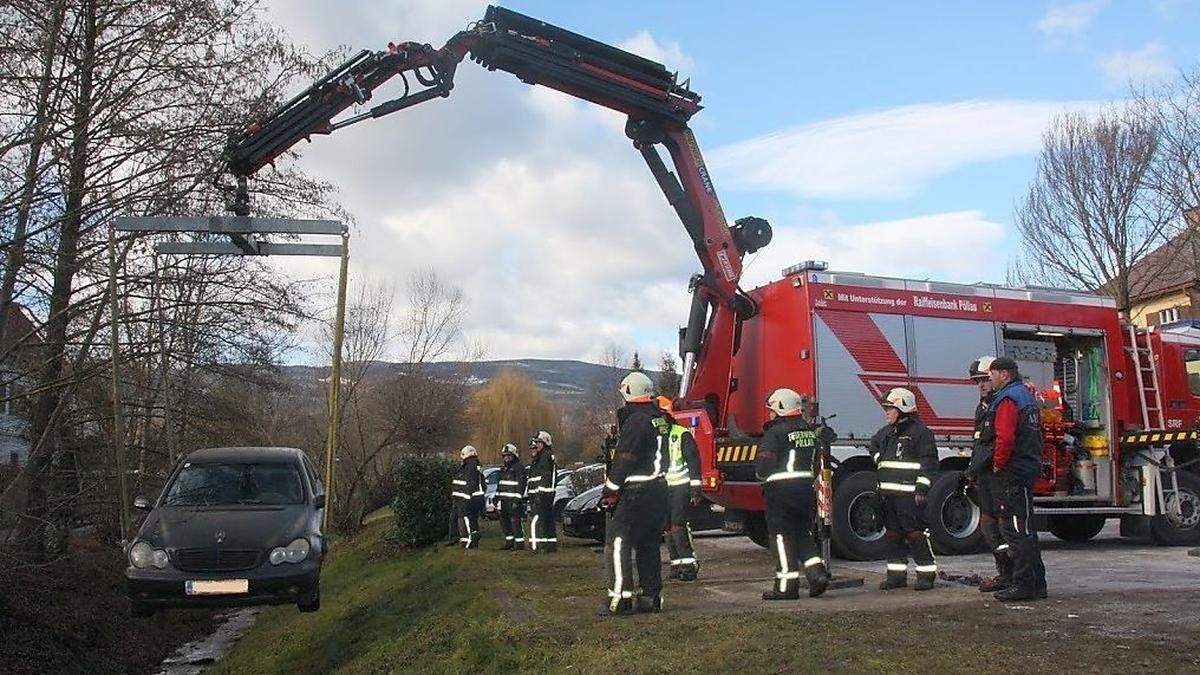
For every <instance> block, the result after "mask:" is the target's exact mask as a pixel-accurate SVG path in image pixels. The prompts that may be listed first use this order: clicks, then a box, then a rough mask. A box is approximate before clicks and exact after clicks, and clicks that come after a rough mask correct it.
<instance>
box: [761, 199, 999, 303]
mask: <svg viewBox="0 0 1200 675" xmlns="http://www.w3.org/2000/svg"><path fill="white" fill-rule="evenodd" d="M1004 229H1005V228H1004V225H1002V224H1000V223H997V222H994V221H991V220H988V219H987V218H986V217H985V216H984V214H983V213H982V212H980V211H954V212H948V213H934V214H930V215H923V216H916V217H912V218H903V219H897V220H887V221H879V222H873V223H862V224H850V225H848V224H842V223H838V222H828V221H827V222H825V223H822V224H820V225H817V226H799V225H784V226H782V227H781V226H776V228H775V236H774V238H773V239H772V241H771V245H770V246H768V247H767V248H765V249H763V250H762V252H760V253H759V254H758V258H757V259H755V260H754V262H753V264H752V265H751V266H750V270H749V271H748V272H747V275H746V281H745V282H744V283H743V286H747V287H749V286H753V285H758V284H764V283H768V282H771V281H774V280H776V279H778V278H779V273H780V271H781V270H782V269H784V268H785V267H788V266H791V265H794V264H796V263H798V262H801V261H803V260H824V261H826V262H828V263H829V268H830V269H834V270H842V271H849V272H865V273H868V274H879V275H883V276H896V277H910V278H917V279H925V278H929V279H937V280H941V281H958V282H964V283H973V282H976V281H981V280H985V279H996V278H998V277H999V276H1000V275H1002V274H1003V272H1004V270H1003V262H1004V261H1003V260H1002V259H996V258H995V256H991V255H989V254H988V251H994V250H999V249H1000V244H1001V243H1002V242H1003V240H1004Z"/></svg>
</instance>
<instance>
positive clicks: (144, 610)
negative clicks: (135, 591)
mask: <svg viewBox="0 0 1200 675" xmlns="http://www.w3.org/2000/svg"><path fill="white" fill-rule="evenodd" d="M129 614H130V615H131V616H133V617H134V618H137V619H147V618H149V617H152V616H154V607H153V606H152V605H147V604H146V603H144V602H133V603H130V605H129Z"/></svg>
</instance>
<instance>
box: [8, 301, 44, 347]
mask: <svg viewBox="0 0 1200 675" xmlns="http://www.w3.org/2000/svg"><path fill="white" fill-rule="evenodd" d="M5 319H6V321H5V326H4V342H3V344H0V351H7V347H9V346H10V345H12V344H13V343H14V342H16V341H17V340H23V341H24V342H25V346H29V345H38V344H41V343H42V337H41V336H40V335H38V333H37V325H36V324H34V322H33V319H31V318H30V315H29V310H28V309H27V308H26V307H25V305H22V304H21V303H19V302H14V303H12V304H11V305H9V306H8V316H7V317H5Z"/></svg>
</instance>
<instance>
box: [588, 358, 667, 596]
mask: <svg viewBox="0 0 1200 675" xmlns="http://www.w3.org/2000/svg"><path fill="white" fill-rule="evenodd" d="M619 389H620V393H621V398H622V399H624V401H625V405H624V406H623V407H622V408H621V409H620V410H619V411H618V412H617V425H618V429H619V431H618V436H617V448H616V453H615V454H614V456H613V466H612V471H611V472H610V473H609V474H608V476H607V477H606V478H605V480H604V489H603V495H602V497H601V502H602V503H603V504H604V506H605V508H611V509H612V514H613V515H612V520H611V522H610V523H609V525H610V529H611V530H612V536H611V539H612V544H611V546H607V547H606V548H605V553H606V555H605V567H606V569H607V572H608V604H607V605H605V606H604V609H603V610H602V611H601V614H603V615H625V614H632V613H634V612H657V611H659V610H661V609H662V551H661V549H660V547H659V543H660V540H661V538H662V529H663V523H664V521H665V520H666V512H667V482H666V479H665V474H664V470H665V468H666V465H667V459H666V457H665V454H666V449H667V441H666V439H667V438H668V437H669V432H670V422H669V421H667V419H666V418H665V417H664V416H663V414H662V411H660V410H659V409H658V406H656V405H655V403H654V400H653V390H654V386H653V384H652V383H651V382H650V378H649V377H647V376H646V374H645V373H641V372H632V373H630V374H629V375H627V376H625V379H623V380H621V385H620V387H619ZM635 555H636V557H637V584H636V585H635V583H634V575H633V559H634V556H635ZM635 588H637V589H639V591H638V592H635V591H634V589H635Z"/></svg>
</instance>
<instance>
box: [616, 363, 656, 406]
mask: <svg viewBox="0 0 1200 675" xmlns="http://www.w3.org/2000/svg"><path fill="white" fill-rule="evenodd" d="M618 389H619V391H620V392H621V398H623V399H625V402H626V403H649V402H650V397H651V396H653V395H654V383H653V382H651V381H650V378H649V377H647V376H646V374H645V373H640V372H637V371H634V372H632V373H630V374H628V375H626V376H625V379H623V380H621V386H620V387H619V388H618Z"/></svg>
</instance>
